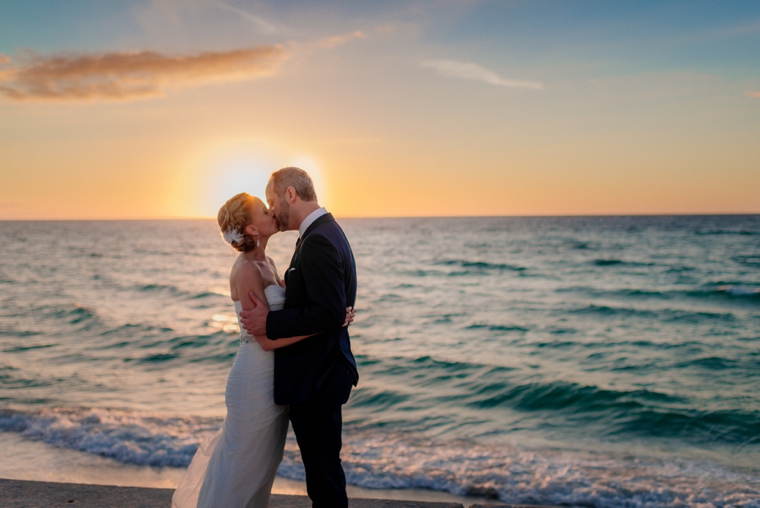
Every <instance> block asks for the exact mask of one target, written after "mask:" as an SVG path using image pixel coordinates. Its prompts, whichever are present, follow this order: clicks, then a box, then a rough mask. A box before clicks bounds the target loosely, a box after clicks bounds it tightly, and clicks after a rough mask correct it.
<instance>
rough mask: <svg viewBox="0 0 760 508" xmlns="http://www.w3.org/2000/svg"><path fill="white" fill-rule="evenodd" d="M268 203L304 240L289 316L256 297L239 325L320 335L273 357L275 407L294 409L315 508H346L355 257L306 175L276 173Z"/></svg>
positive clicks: (290, 280) (289, 294)
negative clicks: (344, 430)
mask: <svg viewBox="0 0 760 508" xmlns="http://www.w3.org/2000/svg"><path fill="white" fill-rule="evenodd" d="M266 198H267V202H268V203H269V208H270V209H271V210H272V212H273V213H274V216H275V218H276V219H277V222H278V223H279V226H280V231H290V230H297V231H298V232H299V234H300V237H299V238H298V242H297V243H296V250H295V252H294V253H293V258H292V259H291V260H290V266H289V267H288V271H287V272H285V282H286V294H285V308H284V309H282V310H277V311H271V312H270V311H268V310H267V307H266V306H264V305H263V304H261V302H260V301H258V300H257V298H256V296H255V295H253V293H251V299H253V301H254V302H255V303H256V304H257V305H256V308H254V309H253V310H249V311H243V312H241V313H240V317H241V324H242V325H243V327H244V328H245V329H246V330H247V331H248V333H250V334H251V335H254V336H262V335H266V336H267V337H269V338H270V339H273V340H275V339H280V338H283V337H295V336H298V335H309V334H313V333H317V332H322V333H317V335H314V336H312V337H309V338H307V339H304V340H302V341H300V342H297V343H295V344H293V345H291V346H288V347H283V348H279V349H276V350H275V363H274V366H275V367H274V401H275V403H276V404H280V405H286V404H290V422H291V424H292V425H293V431H294V432H295V434H296V440H297V441H298V447H299V448H300V449H301V457H302V459H303V464H304V468H305V469H306V488H307V491H308V493H309V497H310V498H311V500H312V506H313V507H314V508H323V507H324V508H327V507H330V508H346V507H348V498H347V497H346V477H345V475H344V474H343V467H342V466H341V464H340V448H341V427H342V417H341V406H342V405H343V404H345V403H346V401H348V396H349V394H350V393H351V386H356V383H357V381H358V379H359V374H358V372H357V370H356V361H355V360H354V355H353V354H352V353H351V343H350V341H349V337H348V328H346V327H343V323H344V320H345V317H346V307H353V306H354V303H355V301H356V266H355V263H354V255H353V253H352V252H351V246H350V245H349V244H348V240H347V239H346V236H345V235H344V234H343V230H342V229H341V228H340V226H339V225H338V223H337V222H335V219H334V218H333V216H332V215H331V214H329V213H327V210H325V209H324V208H322V207H320V206H319V203H318V202H317V194H316V192H315V191H314V184H313V182H312V180H311V178H310V177H309V175H308V174H307V173H306V172H305V171H303V170H302V169H298V168H292V167H289V168H283V169H280V170H279V171H275V172H274V173H272V176H271V178H270V179H269V183H268V185H267V189H266Z"/></svg>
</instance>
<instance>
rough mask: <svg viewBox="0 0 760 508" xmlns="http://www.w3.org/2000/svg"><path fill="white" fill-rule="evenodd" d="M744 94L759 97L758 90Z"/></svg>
mask: <svg viewBox="0 0 760 508" xmlns="http://www.w3.org/2000/svg"><path fill="white" fill-rule="evenodd" d="M744 95H746V96H747V97H756V98H758V99H760V92H747V93H746V94H744Z"/></svg>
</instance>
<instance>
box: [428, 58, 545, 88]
mask: <svg viewBox="0 0 760 508" xmlns="http://www.w3.org/2000/svg"><path fill="white" fill-rule="evenodd" d="M420 67H422V68H425V69H433V70H435V71H437V72H438V73H439V74H442V75H444V76H447V77H449V78H459V79H469V80H473V81H481V82H483V83H488V84H489V85H495V86H505V87H510V88H527V89H531V90H542V89H543V88H544V84H543V83H539V82H537V81H521V80H516V79H507V78H502V77H501V76H499V75H498V74H497V73H495V72H494V71H492V70H490V69H486V68H485V67H482V66H480V65H478V64H476V63H472V62H458V61H456V60H426V61H424V62H422V63H421V64H420Z"/></svg>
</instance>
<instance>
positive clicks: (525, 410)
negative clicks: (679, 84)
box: [0, 216, 760, 507]
mask: <svg viewBox="0 0 760 508" xmlns="http://www.w3.org/2000/svg"><path fill="white" fill-rule="evenodd" d="M340 222H341V224H342V225H343V227H344V229H345V231H346V234H347V236H348V238H349V240H350V241H351V243H352V245H353V248H354V253H355V255H356V259H357V265H358V275H359V299H358V302H357V307H358V314H357V320H356V322H355V324H354V325H352V328H351V333H352V343H353V349H354V352H355V354H356V355H357V360H358V362H359V369H360V375H361V381H360V385H359V387H358V388H357V389H355V390H354V392H353V394H352V397H351V400H350V402H349V404H348V405H347V407H346V409H345V411H344V417H345V432H344V454H343V459H344V465H345V469H346V473H347V478H348V481H349V483H352V484H354V485H357V486H361V487H368V488H383V489H387V488H428V489H434V490H441V491H448V492H452V493H456V494H460V495H463V494H471V495H485V496H489V497H498V498H499V499H501V500H503V501H509V502H533V503H566V504H568V505H576V506H599V507H602V506H685V505H700V506H760V216H706V217H595V218H572V217H567V218H459V219H443V218H441V219H352V220H349V219H346V220H341V221H340ZM294 243H295V236H293V234H292V233H286V234H281V235H278V236H276V237H274V238H273V239H272V242H271V244H270V254H271V255H272V256H273V257H274V258H275V260H276V261H277V263H278V266H279V267H280V269H281V270H283V269H284V268H285V267H286V266H287V263H288V260H289V256H290V252H291V251H292V247H293V244H294ZM233 259H234V254H233V253H232V252H231V251H230V250H229V249H228V248H227V247H226V246H225V244H224V243H222V241H221V239H220V238H219V235H218V232H217V231H216V228H215V224H214V223H213V222H212V221H155V222H152V221H151V222H0V430H3V431H6V432H15V433H19V435H20V436H22V437H24V438H25V439H29V440H40V441H44V442H47V443H49V444H52V445H55V446H58V447H62V448H72V449H76V450H81V451H84V452H87V453H92V454H99V455H103V456H106V457H111V458H114V459H116V460H119V461H121V462H124V463H130V464H147V465H154V466H161V467H183V466H186V465H187V464H188V463H189V461H190V459H191V458H192V455H193V453H194V451H195V448H196V447H197V443H198V441H199V440H201V439H202V438H203V437H205V436H206V435H208V434H209V433H211V432H213V431H214V430H215V429H216V428H218V426H219V425H220V422H221V419H222V418H223V417H224V398H223V393H224V385H225V381H226V376H227V373H228V371H229V368H230V366H231V364H232V360H233V358H234V355H235V352H236V350H237V331H238V328H237V324H236V320H235V315H234V310H233V308H232V304H231V301H230V300H229V290H228V287H227V276H228V270H229V267H230V265H231V263H232V260H233ZM280 475H281V476H284V477H287V478H294V479H299V478H302V477H303V472H302V468H301V466H300V459H299V457H298V452H297V447H296V445H295V442H294V440H292V439H290V440H289V442H288V445H287V450H286V457H285V460H284V462H283V464H282V466H281V468H280Z"/></svg>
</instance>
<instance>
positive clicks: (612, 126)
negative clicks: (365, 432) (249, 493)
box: [0, 0, 760, 219]
mask: <svg viewBox="0 0 760 508" xmlns="http://www.w3.org/2000/svg"><path fill="white" fill-rule="evenodd" d="M287 165H297V166H300V167H302V168H304V169H306V170H307V171H310V172H311V173H313V175H314V176H315V180H316V181H317V184H318V192H319V194H320V197H321V200H322V201H323V203H324V204H325V205H326V206H327V207H328V208H329V209H330V210H331V211H333V212H334V213H335V214H336V215H338V216H342V217H365V216H420V215H421V216H427V215H433V216H449V215H564V214H571V215H578V214H659V213H760V2H758V1H756V0H746V1H724V2H716V1H714V0H709V1H699V0H687V1H642V0H638V1H609V0H604V1H574V0H555V1H541V0H535V1H527V0H526V1H508V0H501V1H476V0H473V1H455V0H437V1H432V0H431V1H426V0H420V1H373V2H349V1H310V2H292V1H287V0H286V1H278V2H258V1H249V0H224V1H213V0H154V1H120V2H111V1H102V0H101V1H96V0H67V1H65V2H63V1H41V0H40V1H38V0H24V1H18V0H0V219H91V218H103V219H111V218H165V217H200V216H211V215H215V214H216V210H217V209H218V207H219V206H220V205H221V204H222V203H223V202H224V201H225V200H226V199H227V198H228V197H230V196H232V195H233V194H235V193H237V192H240V191H248V192H250V193H254V194H262V193H263V188H264V185H265V183H266V179H267V177H268V175H269V174H270V173H271V172H272V171H273V170H276V169H278V168H280V167H283V166H287Z"/></svg>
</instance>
